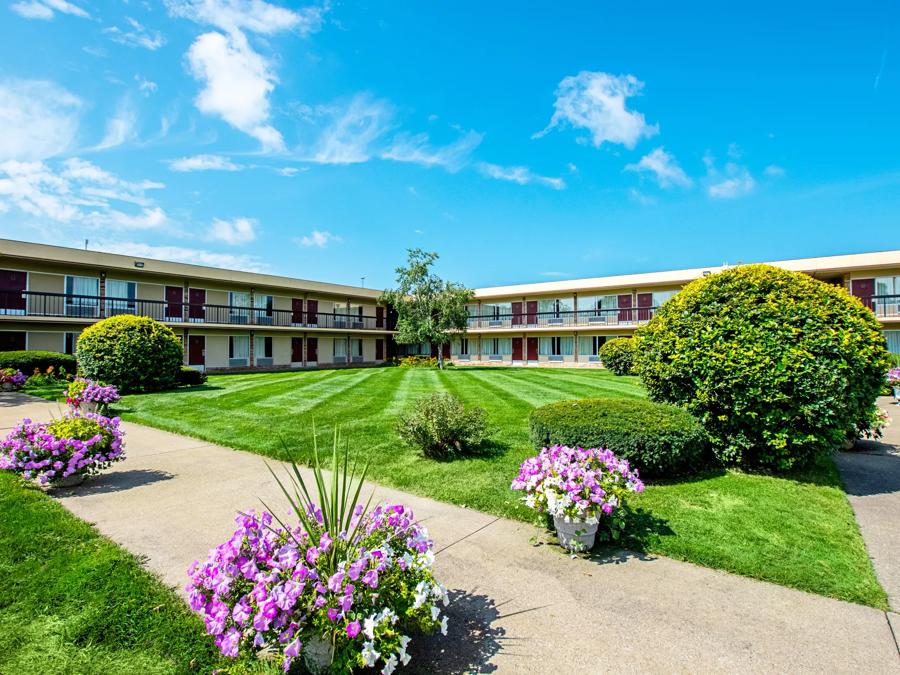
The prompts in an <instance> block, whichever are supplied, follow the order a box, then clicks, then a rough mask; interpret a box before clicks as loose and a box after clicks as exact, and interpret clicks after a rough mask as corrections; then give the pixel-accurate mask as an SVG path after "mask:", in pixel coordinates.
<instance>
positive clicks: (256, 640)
mask: <svg viewBox="0 0 900 675" xmlns="http://www.w3.org/2000/svg"><path fill="white" fill-rule="evenodd" d="M334 457H335V462H334V464H333V466H336V467H338V470H335V471H334V472H333V473H332V481H331V485H330V489H328V488H326V483H325V479H324V478H323V476H322V473H321V470H320V469H319V467H318V462H317V466H316V469H315V471H314V475H315V478H316V484H317V487H318V489H319V503H320V504H321V507H320V506H318V505H316V504H315V503H314V502H313V501H312V500H311V499H310V495H309V492H308V490H307V489H306V486H305V484H304V482H303V479H302V476H301V474H300V470H299V469H298V468H297V467H296V465H294V466H293V473H292V475H291V479H292V481H293V483H294V486H293V487H294V488H296V489H295V490H292V491H290V492H289V491H288V490H285V494H286V495H287V496H288V499H289V501H290V502H291V506H292V507H293V510H294V513H295V515H296V516H297V519H298V521H299V522H298V524H297V525H295V526H293V527H289V526H287V525H285V524H284V523H283V522H281V521H280V520H278V519H277V518H276V517H275V516H273V515H272V514H271V513H269V512H268V511H267V512H263V513H262V514H260V515H255V514H253V513H248V514H241V515H239V516H238V518H237V521H236V522H237V525H238V528H237V530H235V532H234V534H233V535H232V536H231V538H230V539H229V540H228V541H226V542H225V543H223V544H221V545H220V546H218V547H216V548H215V549H213V550H212V551H211V552H210V555H209V558H208V559H207V560H206V562H204V563H198V562H195V563H194V565H192V567H191V569H190V570H189V575H190V582H189V583H188V585H187V587H186V590H187V591H188V594H189V597H190V605H191V608H192V609H193V610H194V611H196V612H198V613H199V614H200V615H201V616H202V617H203V619H204V622H205V624H206V628H207V631H208V632H209V633H210V634H211V635H213V636H215V641H216V645H217V646H218V647H219V648H220V649H221V651H222V653H223V654H224V655H226V656H231V657H236V656H238V655H239V654H240V653H241V652H242V651H245V650H246V651H263V650H265V651H268V652H270V653H274V654H275V655H277V656H278V657H279V658H281V660H282V664H283V667H284V669H285V671H287V670H288V669H289V668H290V667H291V663H292V661H293V660H294V659H297V658H300V659H302V660H303V662H304V664H305V665H306V667H307V669H309V670H311V671H313V672H325V671H327V670H329V669H330V670H331V671H332V672H351V671H353V670H356V669H359V668H370V667H374V666H378V665H380V666H381V672H382V673H385V674H390V673H391V672H393V670H394V669H395V668H396V667H397V665H398V664H403V665H406V664H407V663H408V662H409V660H410V656H409V654H408V653H407V651H406V648H407V645H408V644H409V642H410V639H411V638H410V637H409V635H408V634H407V633H410V632H413V631H421V632H432V631H434V630H435V629H438V628H440V629H441V631H442V632H443V633H444V634H446V630H447V617H446V616H442V615H441V609H440V605H439V603H441V604H443V605H446V604H447V602H448V596H447V592H446V590H445V589H444V587H443V586H442V585H441V584H440V583H438V582H437V580H436V579H435V577H434V574H433V572H432V569H431V565H432V562H433V560H434V554H433V552H432V542H431V540H430V539H429V538H428V533H427V531H426V530H425V528H424V527H422V526H421V525H419V524H418V523H417V522H416V521H415V519H414V517H413V514H412V511H410V510H409V509H408V508H406V507H405V506H403V505H401V504H391V505H379V506H377V507H375V508H374V509H372V510H371V511H367V509H366V508H365V507H364V506H363V505H362V504H358V503H357V499H358V496H359V490H360V489H361V487H362V480H363V479H362V478H360V479H359V481H358V483H357V484H356V485H354V480H353V475H352V473H351V475H350V476H349V478H348V474H347V463H346V457H345V461H344V464H343V472H341V470H340V462H339V461H337V460H338V458H337V450H336V449H335V454H334ZM339 474H340V476H339ZM276 479H277V476H276ZM279 484H281V481H280V480H279ZM282 487H283V488H284V485H282ZM292 494H293V495H296V496H292ZM273 520H275V521H277V522H278V524H279V525H280V527H275V526H274V525H273Z"/></svg>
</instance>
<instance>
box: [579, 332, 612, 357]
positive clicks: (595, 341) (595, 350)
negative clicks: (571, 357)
mask: <svg viewBox="0 0 900 675" xmlns="http://www.w3.org/2000/svg"><path fill="white" fill-rule="evenodd" d="M604 342H606V336H605V335H582V336H581V337H580V338H578V355H579V356H588V357H590V356H599V354H600V347H602V346H603V343H604Z"/></svg>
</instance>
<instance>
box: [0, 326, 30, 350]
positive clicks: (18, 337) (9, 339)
mask: <svg viewBox="0 0 900 675" xmlns="http://www.w3.org/2000/svg"><path fill="white" fill-rule="evenodd" d="M22 349H25V331H23V330H4V331H0V352H17V351H20V350H22Z"/></svg>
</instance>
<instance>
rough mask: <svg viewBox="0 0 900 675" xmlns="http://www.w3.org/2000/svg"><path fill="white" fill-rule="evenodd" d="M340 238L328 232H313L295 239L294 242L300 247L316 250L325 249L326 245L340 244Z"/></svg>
mask: <svg viewBox="0 0 900 675" xmlns="http://www.w3.org/2000/svg"><path fill="white" fill-rule="evenodd" d="M340 241H341V238H340V237H338V236H337V235H334V234H332V233H331V232H329V231H328V230H313V231H312V232H310V233H309V234H305V235H303V236H302V237H297V238H296V239H294V242H296V243H297V244H300V246H306V247H307V248H308V247H311V246H313V247H316V248H325V247H326V246H328V244H331V243H340Z"/></svg>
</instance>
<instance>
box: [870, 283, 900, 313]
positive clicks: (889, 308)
mask: <svg viewBox="0 0 900 675" xmlns="http://www.w3.org/2000/svg"><path fill="white" fill-rule="evenodd" d="M875 296H876V297H875V298H873V299H872V305H873V306H872V309H873V310H874V311H875V315H876V316H900V277H878V278H877V279H875ZM879 296H886V297H879Z"/></svg>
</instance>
